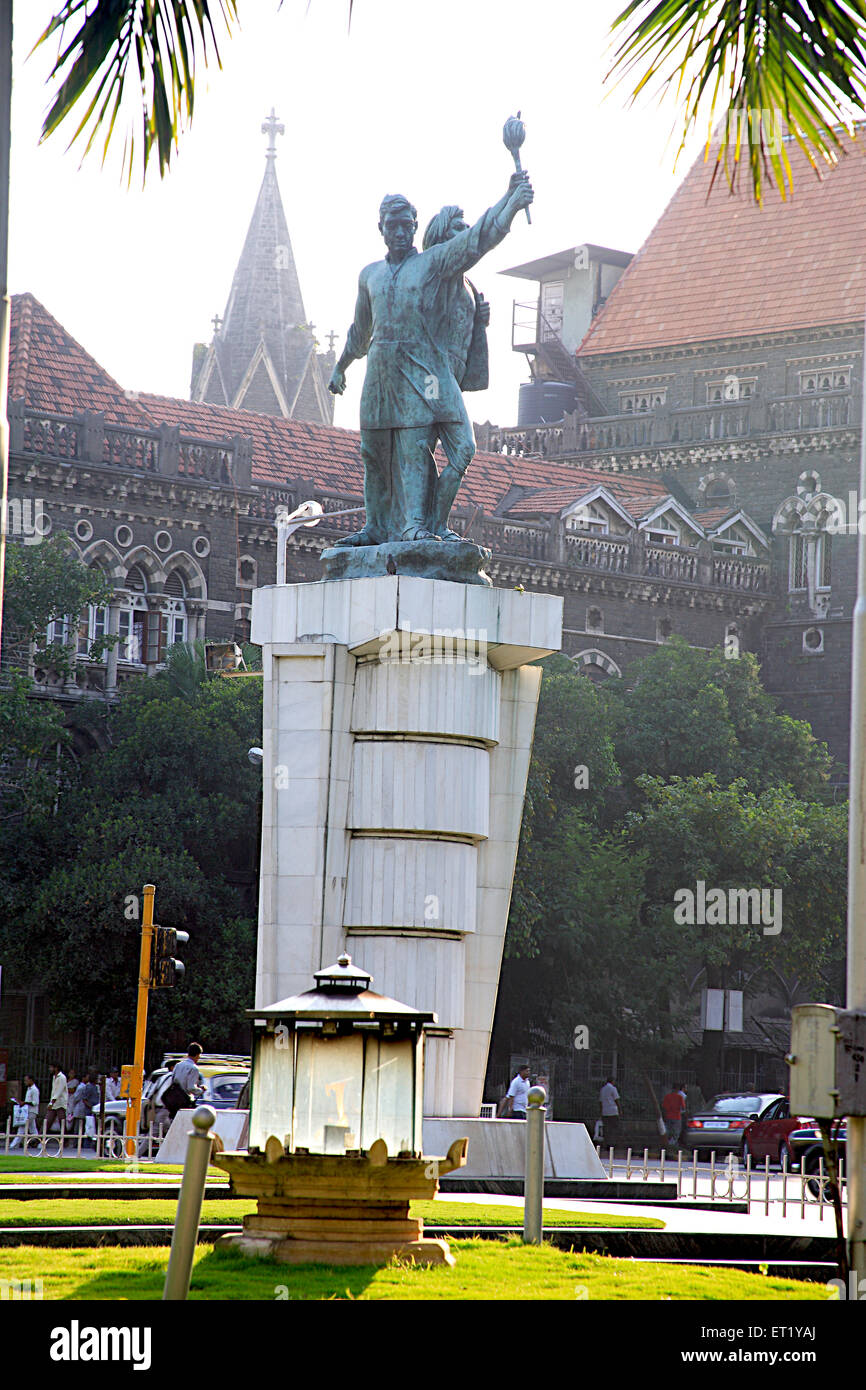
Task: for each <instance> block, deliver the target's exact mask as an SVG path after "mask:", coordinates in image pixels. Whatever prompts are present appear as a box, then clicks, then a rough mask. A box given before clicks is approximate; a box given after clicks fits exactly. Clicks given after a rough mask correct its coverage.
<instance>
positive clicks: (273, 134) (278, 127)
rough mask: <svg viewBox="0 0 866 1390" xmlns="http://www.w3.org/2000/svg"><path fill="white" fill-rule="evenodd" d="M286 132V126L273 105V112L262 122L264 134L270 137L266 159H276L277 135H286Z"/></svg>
mask: <svg viewBox="0 0 866 1390" xmlns="http://www.w3.org/2000/svg"><path fill="white" fill-rule="evenodd" d="M285 133H286V127H285V126H284V125H283V123H282V121H278V120H277V114H276V112H275V110H274V108H273V107H271V114H270V115H269V116H268V118H267V120H265V121H263V122H262V135H267V137H268V148H267V150H266V151H265V158H266V159H276V157H277V136H278V135H285Z"/></svg>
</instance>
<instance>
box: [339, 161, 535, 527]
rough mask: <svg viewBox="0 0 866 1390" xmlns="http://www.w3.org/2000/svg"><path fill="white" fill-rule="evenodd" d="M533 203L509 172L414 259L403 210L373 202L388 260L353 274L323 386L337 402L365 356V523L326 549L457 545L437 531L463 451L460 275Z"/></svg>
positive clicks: (524, 181)
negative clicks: (342, 341)
mask: <svg viewBox="0 0 866 1390" xmlns="http://www.w3.org/2000/svg"><path fill="white" fill-rule="evenodd" d="M533 196H534V195H533V191H532V186H531V184H530V182H529V176H528V174H526V173H524V172H520V173H517V172H515V173H514V174H512V176H511V180H510V182H509V185H508V191H507V192H506V194H505V195H504V196H503V197H502V198H501V199H500V200H499V202H498V203H496V204H495V205H494V206H493V207H492V208H489V209H488V210H487V212H485V213H484V214H483V216H482V217H481V218H480V219H479V220H478V221H477V222H476V223H475V225H474V226H473V227H467V226H466V224H465V222H464V221H463V217H462V213H461V212H460V209H459V208H453V209H448V210H447V211H449V212H451V213H452V214H453V216H452V217H451V218H450V219H449V222H448V226H447V228H445V229H444V239H443V240H441V241H431V243H430V244H429V245H427V242H426V240H425V249H424V250H422V251H418V250H417V249H416V248H415V247H414V246H413V240H414V237H415V232H416V231H417V229H418V221H417V214H416V211H415V209H414V207H413V206H412V204H411V203H410V202H409V201H408V200H407V199H406V198H403V197H401V196H399V195H396V196H390V197H387V198H385V199H384V200H383V202H382V205H381V207H380V209H379V230H380V232H381V233H382V236H383V238H384V240H385V245H386V246H387V248H388V254H387V255H386V257H385V259H384V260H383V261H376V262H374V263H373V264H372V265H368V266H365V267H364V269H363V270H362V271H361V275H360V278H359V282H358V299H357V303H356V305H355V318H354V321H353V323H352V326H351V327H350V329H349V333H348V336H347V339H346V346H345V348H344V349H343V352H342V354H341V356H340V360H339V361H338V362H337V365H336V366H335V367H334V370H333V373H332V375H331V380H330V381H329V383H328V387H329V389H330V390H331V391H333V392H334V393H335V394H341V393H342V392H343V391H344V390H345V386H346V375H345V374H346V369H347V367H348V366H349V365H350V363H352V362H355V361H357V360H358V359H359V358H361V357H367V359H368V361H367V373H366V376H365V378H364V388H363V392H362V395H361V457H362V459H363V463H364V502H365V505H366V511H367V520H366V524H365V526H364V528H363V530H361V531H359V532H358V533H357V534H356V535H353V536H347V537H346V538H345V539H344V540H342V541H340V542H337V544H340V545H352V546H368V545H380V544H382V543H383V542H385V541H392V542H393V541H425V540H436V539H440V538H447V539H452V540H459V537H457V536H456V534H455V533H454V532H453V531H452V532H449V531H448V528H447V520H448V513H449V512H450V510H451V506H452V503H453V501H454V498H455V496H456V494H457V490H458V488H459V486H460V482H461V479H462V477H463V474H464V472H465V470H466V467H468V464H469V462H470V460H471V458H472V455H473V454H474V451H475V445H474V440H473V439H472V430H471V426H470V425H469V420H468V417H467V414H466V408H465V406H464V404H463V397H462V395H461V382H462V381H464V379H465V375H466V371H467V367H468V365H469V362H470V347H471V336H472V329H470V332H469V341H468V342H467V340H466V330H467V327H468V304H467V300H466V295H467V290H466V286H465V283H464V276H465V273H466V271H468V270H469V269H470V268H471V267H472V266H473V265H475V264H476V263H477V262H478V261H479V260H480V259H481V257H482V256H484V255H486V253H487V252H488V251H491V250H492V249H493V247H494V246H498V244H499V243H500V242H501V241H502V240H503V239H504V238H505V236H506V235H507V233H508V230H509V228H510V227H511V223H512V221H513V219H514V217H515V216H516V214H517V213H518V212H519V211H520V209H521V208H528V207H529V204H530V203H531V202H532V200H533ZM428 232H429V228H428ZM475 311H476V307H475V306H473V325H472V327H473V328H474V323H475ZM466 385H467V389H471V388H470V386H469V383H468V382H467V383H466ZM475 389H478V388H475ZM437 439H441V441H442V444H443V448H444V449H445V453H446V457H447V458H448V465H447V467H446V468H444V469H443V471H442V476H441V477H439V476H437V472H436V465H435V463H434V460H433V450H434V448H435V444H436V441H437Z"/></svg>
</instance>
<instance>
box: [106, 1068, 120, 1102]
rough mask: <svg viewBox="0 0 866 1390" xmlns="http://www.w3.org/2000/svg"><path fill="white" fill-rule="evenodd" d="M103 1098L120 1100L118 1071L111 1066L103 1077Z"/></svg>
mask: <svg viewBox="0 0 866 1390" xmlns="http://www.w3.org/2000/svg"><path fill="white" fill-rule="evenodd" d="M105 1099H106V1100H120V1072H119V1071H118V1070H117V1067H112V1068H111V1071H110V1072H109V1073H108V1075H107V1077H106V1078H105Z"/></svg>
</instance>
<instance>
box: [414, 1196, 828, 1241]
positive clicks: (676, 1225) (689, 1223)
mask: <svg viewBox="0 0 866 1390" xmlns="http://www.w3.org/2000/svg"><path fill="white" fill-rule="evenodd" d="M437 1200H444V1201H449V1202H475V1203H479V1202H483V1203H484V1205H485V1206H498V1205H500V1204H501V1205H502V1206H510V1207H514V1205H515V1203H516V1202H517V1204H518V1205H520V1206H522V1203H520V1202H519V1199H515V1198H514V1197H500V1196H496V1195H491V1194H489V1193H470V1192H454V1193H449V1194H448V1195H447V1196H446V1197H444V1198H441V1197H440V1199H437ZM544 1205H545V1207H550V1208H553V1209H555V1210H557V1211H575V1212H579V1211H585V1212H594V1213H595V1212H598V1213H602V1212H604V1213H609V1214H610V1215H613V1216H654V1217H658V1219H659V1220H660V1221H664V1223H665V1226H666V1228H667V1230H669V1231H692V1232H715V1233H721V1234H725V1235H741V1234H743V1233H748V1234H749V1235H786V1236H792V1235H793V1236H796V1235H806V1236H810V1235H816V1236H820V1235H825V1236H830V1237H832V1236H834V1235H835V1233H836V1225H835V1221H834V1218H833V1211H832V1208H831V1207H830V1206H828V1205H827V1204H826V1203H825V1204H824V1208H823V1211H824V1215H823V1220H822V1218H821V1208H820V1207H819V1205H818V1203H817V1202H812V1201H807V1202H806V1215H805V1218H804V1219H801V1217H800V1203H799V1202H797V1203H796V1204H794V1203H793V1202H792V1203H791V1204H790V1205H789V1207H788V1211H787V1214H786V1215H785V1216H784V1217H783V1216H782V1215H781V1207H780V1206H777V1207H775V1209H774V1205H773V1204H771V1206H770V1214H769V1216H767V1215H765V1213H764V1208H763V1204H755V1206H753V1208H752V1211H751V1212H750V1213H749V1214H748V1215H746V1214H738V1213H736V1212H727V1211H725V1210H724V1209H723V1208H721V1207H720V1208H718V1209H714V1210H712V1211H694V1210H691V1211H690V1210H688V1209H687V1208H684V1207H666V1206H665V1207H651V1206H646V1205H644V1203H640V1205H637V1204H635V1205H630V1204H629V1203H627V1202H596V1201H588V1200H587V1199H586V1198H583V1199H582V1200H581V1199H576V1198H558V1197H549V1198H545V1200H544Z"/></svg>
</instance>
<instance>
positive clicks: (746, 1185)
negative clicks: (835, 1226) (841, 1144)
mask: <svg viewBox="0 0 866 1390" xmlns="http://www.w3.org/2000/svg"><path fill="white" fill-rule="evenodd" d="M596 1153H597V1154H598V1157H599V1159H600V1161H601V1164H602V1167H603V1168H604V1170H605V1174H606V1176H607V1177H608V1178H610V1179H616V1181H617V1182H650V1181H658V1182H675V1183H676V1187H677V1200H678V1201H694V1202H701V1203H704V1202H711V1203H713V1204H714V1205H715V1204H716V1203H718V1205H719V1206H720V1207H724V1206H725V1205H727V1206H731V1205H732V1204H735V1205H736V1206H743V1205H745V1208H746V1213H747V1214H750V1213H751V1212H753V1211H756V1212H763V1214H764V1215H765V1216H769V1215H771V1214H773V1215H779V1216H782V1217H788V1216H795V1217H798V1218H800V1219H803V1218H805V1217H806V1215H807V1213H809V1214H811V1213H813V1212H814V1211H816V1210H817V1211H818V1219H819V1221H823V1220H824V1213H825V1211H826V1212H829V1214H830V1219H831V1220H832V1211H833V1208H832V1205H831V1200H830V1197H831V1193H830V1178H829V1175H828V1173H827V1170H826V1168H825V1166H824V1159H823V1156H821V1157H820V1158H819V1159H818V1162H817V1164H815V1165H814V1167H812V1166H810V1168H809V1169H808V1171H807V1169H806V1167H805V1166H804V1164H800V1165H798V1166H796V1167H791V1166H789V1163H788V1155H787V1153H784V1154H783V1156H782V1162H781V1164H780V1165H778V1166H777V1167H771V1165H770V1160H769V1158H766V1159H764V1161H763V1162H754V1161H753V1159H752V1156H751V1154H750V1155H749V1156H748V1157H747V1158H746V1160H745V1162H743V1161H742V1160H741V1159H739V1158H738V1157H737V1156H736V1155H735V1154H731V1153H726V1154H724V1155H720V1154H717V1153H711V1155H710V1162H709V1163H708V1164H707V1163H699V1162H698V1156H697V1150H684V1149H680V1150H678V1151H677V1152H676V1153H670V1152H669V1151H668V1150H666V1149H663V1148H662V1149H660V1150H659V1153H658V1158H655V1157H654V1156H651V1151H650V1149H648V1148H645V1149H631V1148H629V1149H626V1152H625V1158H617V1157H616V1156H615V1153H614V1150H613V1149H610V1148H609V1149H605V1147H604V1145H597V1146H596ZM839 1189H840V1197H841V1202H842V1205H843V1207H844V1206H845V1205H846V1204H847V1186H846V1182H845V1166H844V1159H840V1162H839ZM618 1200H623V1199H622V1198H620V1199H618Z"/></svg>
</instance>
